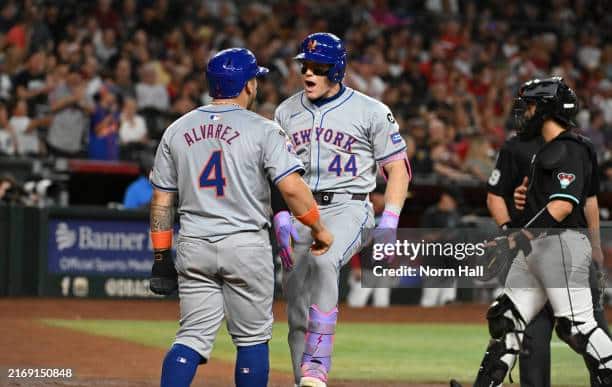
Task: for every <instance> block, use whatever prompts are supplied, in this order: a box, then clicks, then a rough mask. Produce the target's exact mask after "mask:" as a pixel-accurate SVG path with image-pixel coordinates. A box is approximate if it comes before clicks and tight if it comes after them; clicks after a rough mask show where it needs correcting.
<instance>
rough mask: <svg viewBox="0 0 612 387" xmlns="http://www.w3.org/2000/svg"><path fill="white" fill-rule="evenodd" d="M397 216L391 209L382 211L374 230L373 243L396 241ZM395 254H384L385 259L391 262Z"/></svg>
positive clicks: (393, 242)
mask: <svg viewBox="0 0 612 387" xmlns="http://www.w3.org/2000/svg"><path fill="white" fill-rule="evenodd" d="M398 223H399V216H398V215H397V214H394V213H393V212H391V211H385V212H383V214H382V216H381V218H380V221H379V222H378V226H377V227H376V229H375V230H374V243H383V244H395V242H396V241H397V225H398ZM394 259H395V255H386V256H385V260H386V261H387V262H389V263H391V262H393V260H394Z"/></svg>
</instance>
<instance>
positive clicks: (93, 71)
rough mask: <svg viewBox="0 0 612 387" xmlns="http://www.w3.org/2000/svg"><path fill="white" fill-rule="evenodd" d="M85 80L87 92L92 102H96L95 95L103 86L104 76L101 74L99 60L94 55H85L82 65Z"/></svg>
mask: <svg viewBox="0 0 612 387" xmlns="http://www.w3.org/2000/svg"><path fill="white" fill-rule="evenodd" d="M82 74H83V80H84V81H85V83H86V85H87V86H86V87H85V94H86V96H87V99H88V100H89V102H90V103H92V104H93V103H94V96H95V95H96V94H97V93H98V92H99V91H100V88H101V87H102V78H101V77H100V74H99V66H98V60H97V59H96V57H95V56H93V55H88V56H86V57H85V62H84V63H83V67H82Z"/></svg>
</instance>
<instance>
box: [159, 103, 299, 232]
mask: <svg viewBox="0 0 612 387" xmlns="http://www.w3.org/2000/svg"><path fill="white" fill-rule="evenodd" d="M290 148H291V144H290V143H289V142H288V139H287V136H286V134H285V132H284V131H283V130H282V129H281V128H280V127H279V126H278V125H277V124H276V123H275V122H273V121H270V120H268V119H266V118H263V117H261V116H259V115H258V114H255V113H253V112H250V111H248V110H246V109H242V108H240V107H238V106H236V105H208V106H202V107H200V108H198V109H195V110H193V111H191V112H190V113H187V114H185V115H184V116H183V117H181V118H179V119H178V120H176V121H175V122H174V123H172V124H171V125H170V126H169V127H168V129H166V131H165V133H164V135H163V137H162V139H161V142H160V144H159V147H158V149H157V154H156V157H155V165H154V167H153V172H152V174H151V183H152V184H153V186H154V187H155V188H157V189H159V190H163V191H171V192H178V196H179V205H178V209H179V214H180V219H181V220H180V226H181V228H180V233H181V235H184V236H192V237H200V238H207V239H209V240H219V239H222V238H224V237H226V236H228V235H232V234H235V233H237V232H244V231H257V230H260V229H262V228H263V227H266V226H269V223H270V215H271V210H270V187H269V182H268V179H269V180H271V181H272V182H273V183H275V184H276V183H278V182H279V181H280V180H281V179H282V178H283V177H285V176H287V175H289V174H290V173H292V172H302V171H303V166H302V163H301V162H300V161H299V160H298V158H297V157H296V156H295V154H293V153H292V151H291V150H290Z"/></svg>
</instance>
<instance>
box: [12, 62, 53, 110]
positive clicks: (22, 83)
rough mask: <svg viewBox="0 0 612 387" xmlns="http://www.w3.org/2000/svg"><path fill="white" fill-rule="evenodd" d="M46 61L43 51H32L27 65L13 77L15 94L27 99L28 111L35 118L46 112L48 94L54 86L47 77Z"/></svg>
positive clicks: (47, 108)
mask: <svg viewBox="0 0 612 387" xmlns="http://www.w3.org/2000/svg"><path fill="white" fill-rule="evenodd" d="M46 62H47V57H46V53H45V52H44V51H42V50H39V51H35V52H33V53H32V54H31V55H30V57H29V58H28V61H27V65H26V66H27V67H26V68H25V69H24V70H22V71H20V72H19V73H17V75H15V78H14V79H13V86H14V87H15V94H16V96H17V97H18V98H23V99H25V100H26V101H28V113H29V114H30V115H31V116H32V117H36V118H38V117H41V116H44V115H46V114H48V112H49V101H48V94H49V92H50V91H51V90H53V88H54V85H53V83H52V82H51V81H50V80H49V79H47V74H46V72H45V71H46Z"/></svg>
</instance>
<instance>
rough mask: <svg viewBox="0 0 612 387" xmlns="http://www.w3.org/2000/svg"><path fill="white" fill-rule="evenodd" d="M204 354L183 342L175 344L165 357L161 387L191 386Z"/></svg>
mask: <svg viewBox="0 0 612 387" xmlns="http://www.w3.org/2000/svg"><path fill="white" fill-rule="evenodd" d="M202 360H204V359H203V358H202V356H201V355H200V354H199V353H197V352H196V351H194V350H193V349H191V348H189V347H187V346H186V345H183V344H174V345H173V346H172V348H170V350H169V351H168V353H167V354H166V357H165V358H164V364H163V366H162V375H161V387H189V385H190V384H191V382H192V381H193V377H194V376H195V373H196V369H197V368H198V365H199V364H200V362H201V361H202Z"/></svg>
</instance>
